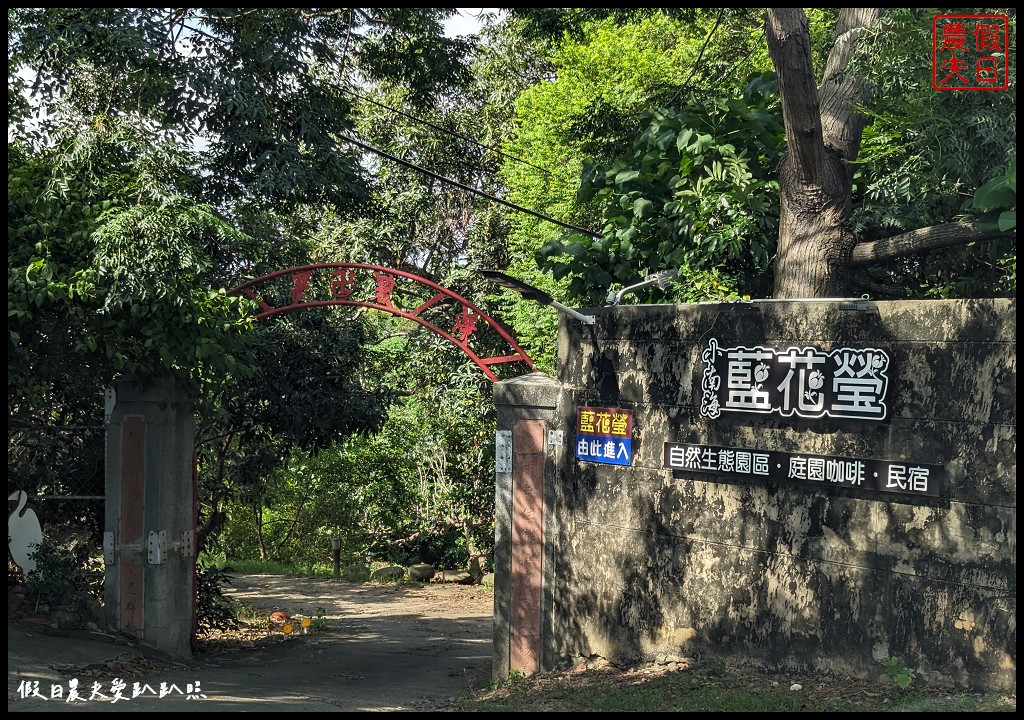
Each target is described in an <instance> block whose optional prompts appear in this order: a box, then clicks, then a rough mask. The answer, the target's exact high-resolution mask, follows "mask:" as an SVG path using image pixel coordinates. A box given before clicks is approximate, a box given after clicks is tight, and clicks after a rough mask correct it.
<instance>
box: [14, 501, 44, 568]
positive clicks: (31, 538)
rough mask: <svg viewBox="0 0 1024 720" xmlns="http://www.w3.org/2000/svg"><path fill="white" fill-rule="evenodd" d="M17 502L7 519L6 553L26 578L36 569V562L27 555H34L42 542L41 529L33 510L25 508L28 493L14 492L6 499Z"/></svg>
mask: <svg viewBox="0 0 1024 720" xmlns="http://www.w3.org/2000/svg"><path fill="white" fill-rule="evenodd" d="M7 500H8V502H9V501H11V500H17V501H18V507H17V509H16V510H15V511H14V512H13V513H11V514H10V515H9V516H8V518H7V551H8V552H9V553H10V554H11V559H12V560H14V562H15V564H16V565H17V566H18V567H20V568H21V572H22V575H25V576H28V574H29V573H30V572H32V571H33V570H35V569H36V561H35V560H33V559H32V558H31V557H29V555H30V554H31V553H34V552H35V551H36V549H37V548H38V547H39V545H40V543H42V541H43V529H42V528H41V527H40V526H39V518H38V517H36V513H35V510H33V509H32V508H27V509H26V507H25V503H27V502H28V493H27V492H25V491H24V490H16V491H14V492H13V493H11V494H10V496H8V498H7Z"/></svg>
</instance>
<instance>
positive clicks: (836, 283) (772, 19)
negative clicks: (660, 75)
mask: <svg viewBox="0 0 1024 720" xmlns="http://www.w3.org/2000/svg"><path fill="white" fill-rule="evenodd" d="M880 14H881V10H880V9H878V8H844V9H843V10H842V11H840V14H839V21H838V23H837V26H836V42H835V45H834V47H833V49H832V52H831V54H830V55H829V59H828V64H827V67H826V69H825V75H824V79H823V80H822V88H821V93H820V95H819V92H818V90H817V88H816V87H815V85H814V68H813V67H812V64H811V42H810V34H809V32H808V25H807V16H806V15H805V14H804V11H803V10H801V9H800V8H769V9H768V12H767V15H766V20H765V32H766V34H767V38H768V52H769V54H770V55H771V58H772V63H773V64H774V66H775V71H776V74H777V76H778V79H779V94H780V97H781V100H782V117H783V122H784V123H785V126H786V142H787V151H786V156H785V157H784V158H783V161H782V163H780V166H779V193H780V198H779V200H780V217H779V241H778V248H777V255H776V258H775V289H774V296H775V297H776V298H821V297H843V296H846V295H848V294H849V292H850V290H849V286H850V280H851V278H852V273H851V268H850V256H851V253H852V252H853V247H854V245H855V244H856V243H857V238H856V236H855V235H854V234H853V233H852V232H851V231H850V229H849V222H850V215H851V212H852V195H853V177H852V172H851V171H850V169H849V166H848V165H847V164H846V163H847V161H849V160H854V159H856V157H857V152H858V150H859V147H860V140H861V134H862V131H863V128H864V122H865V121H864V118H863V117H861V116H859V115H857V114H856V113H855V112H854V107H855V103H856V101H857V100H859V99H860V95H861V87H860V84H859V83H858V82H857V79H856V78H855V77H853V76H851V75H849V74H848V73H846V66H847V64H848V63H849V60H850V57H851V55H852V51H853V45H854V43H855V41H856V39H857V37H859V35H860V34H861V33H862V32H863V31H864V29H865V28H867V27H868V26H869V25H871V23H873V22H874V21H875V20H876V19H877V18H878V17H879V15H880Z"/></svg>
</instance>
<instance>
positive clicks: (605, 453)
mask: <svg viewBox="0 0 1024 720" xmlns="http://www.w3.org/2000/svg"><path fill="white" fill-rule="evenodd" d="M576 457H577V458H578V459H580V460H586V461H588V462H597V463H605V464H606V465H632V464H633V440H632V439H631V438H621V437H602V436H600V435H577V436H576Z"/></svg>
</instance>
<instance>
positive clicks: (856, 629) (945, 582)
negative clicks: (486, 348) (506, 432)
mask: <svg viewBox="0 0 1024 720" xmlns="http://www.w3.org/2000/svg"><path fill="white" fill-rule="evenodd" d="M855 307H856V306H854V305H841V304H839V303H832V302H828V303H799V302H793V303H735V304H733V303H729V304H720V305H687V306H664V305H663V306H635V307H620V308H600V309H596V310H593V311H588V312H594V313H595V314H596V315H597V322H596V324H595V325H594V326H586V325H583V324H581V323H579V322H577V321H575V320H572V319H566V318H563V320H562V324H561V329H560V337H559V368H560V370H559V380H560V382H561V388H560V391H559V392H560V400H559V401H558V402H557V403H555V404H556V407H557V413H558V414H559V420H558V421H557V423H556V424H555V426H556V427H560V428H561V429H563V430H564V431H565V432H564V439H563V443H564V444H563V447H562V448H560V449H559V452H560V454H559V457H561V458H564V460H563V461H561V462H559V463H558V464H557V466H556V467H554V468H553V470H552V472H551V473H549V477H550V481H551V483H552V485H553V487H552V488H551V489H550V491H549V492H548V495H549V496H550V503H551V507H550V508H548V526H547V530H546V538H545V540H546V544H547V545H548V547H547V548H546V552H545V563H547V564H548V566H547V567H546V568H545V573H544V574H545V577H546V578H547V580H546V582H548V583H549V585H550V587H548V588H547V592H546V593H545V607H544V617H545V620H544V645H543V659H542V663H541V665H542V667H543V668H545V669H552V668H554V667H557V666H562V665H565V664H568V663H572V662H576V661H578V660H579V659H581V658H587V657H592V656H595V655H599V656H603V657H606V658H609V659H613V660H630V659H638V658H643V657H650V656H652V655H653V654H655V653H657V652H669V651H670V652H676V653H679V652H682V653H685V654H699V653H700V652H701V651H704V650H708V651H713V652H715V653H727V654H732V655H734V656H735V657H736V658H737V659H744V660H749V661H752V662H756V663H760V664H765V665H771V666H775V667H787V666H788V667H800V668H803V669H821V670H828V671H834V672H839V673H849V674H854V675H859V676H876V675H877V676H881V675H884V669H883V668H882V666H881V665H880V664H879V662H878V661H879V660H881V659H884V658H888V657H890V656H894V657H898V658H899V659H900V660H901V661H902V662H903V663H904V664H905V665H907V666H908V667H912V668H915V669H916V670H917V671H918V673H919V675H920V676H922V677H923V678H925V679H926V680H928V681H929V682H933V683H940V684H948V685H950V686H952V687H986V688H1013V689H1014V690H1015V687H1016V593H1017V589H1016V506H1017V492H1016V399H1015V397H1016V320H1015V311H1016V302H1015V301H1009V300H991V301H988V300H986V301H927V302H878V303H871V304H869V307H868V309H860V310H858V309H855ZM711 337H714V338H717V339H718V341H719V342H720V344H721V345H722V346H723V347H729V346H745V347H752V346H758V345H760V346H765V347H772V348H778V349H780V350H781V349H785V348H788V347H790V346H801V347H804V346H814V347H816V348H820V349H822V350H825V351H828V350H830V349H832V348H836V347H853V348H878V349H882V350H884V351H885V352H887V353H888V355H889V356H890V358H891V360H892V362H891V366H890V371H889V377H890V383H891V394H890V412H889V417H888V419H886V420H885V421H881V422H879V421H870V420H850V419H837V418H828V417H825V418H819V419H802V418H799V417H789V418H784V417H781V416H780V415H778V414H772V415H753V414H746V413H723V414H722V416H721V417H719V418H717V419H715V420H710V419H708V418H706V417H703V416H701V414H700V412H699V411H698V409H699V406H700V400H701V372H702V370H703V368H704V364H703V362H702V360H701V351H702V350H703V349H704V348H706V347H707V341H708V338H711ZM497 399H498V393H497V391H496V400H497ZM579 406H596V407H615V408H623V409H629V410H632V412H633V417H634V429H633V452H634V458H633V462H632V466H630V467H621V466H616V465H606V464H600V463H593V462H585V461H579V460H576V459H575V457H576V455H575V452H574V450H575V445H574V443H575V440H576V436H575V422H576V409H577V407H579ZM666 442H679V443H693V444H707V445H715V446H723V447H734V448H746V449H753V450H771V451H782V452H788V453H816V454H821V455H829V456H843V457H852V458H874V459H894V460H905V461H908V462H916V463H930V464H936V465H941V466H943V467H944V468H945V473H946V478H945V483H944V487H943V489H942V492H941V494H940V495H939V496H938V497H920V496H908V495H900V494H890V493H883V492H878V491H865V490H863V489H857V490H852V489H849V488H845V487H839V486H835V485H832V484H830V483H822V484H809V483H794V482H786V481H779V480H775V481H773V480H769V479H749V478H748V477H744V478H739V477H737V476H729V475H708V474H701V473H694V472H689V471H683V470H680V469H667V468H666V467H665V466H664V457H663V451H664V443H666Z"/></svg>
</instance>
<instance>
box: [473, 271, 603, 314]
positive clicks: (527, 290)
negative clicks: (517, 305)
mask: <svg viewBox="0 0 1024 720" xmlns="http://www.w3.org/2000/svg"><path fill="white" fill-rule="evenodd" d="M480 274H481V275H483V276H484V277H485V278H487V279H488V280H490V281H491V282H492V283H494V284H495V285H501V286H502V287H504V288H508V289H509V290H515V291H516V292H517V293H519V294H520V295H522V296H523V297H524V298H526V299H527V300H532V301H533V302H537V303H540V304H541V305H550V306H551V307H553V308H554V309H555V310H560V311H561V312H564V313H565V314H566V315H570V316H572V317H574V318H576V319H577V320H579V321H580V322H581V323H583V324H584V325H593V324H594V316H593V315H584V314H583V313H581V312H577V311H576V310H573V309H572V308H570V307H566V306H565V305H563V304H562V303H560V302H556V301H555V299H554V298H552V297H551V296H550V295H548V294H547V293H546V292H544V291H543V290H540V289H538V288H535V287H534V286H533V285H527V284H526V283H524V282H522V281H521V280H516V279H515V278H512V277H509V276H508V275H506V274H505V273H502V272H498V271H497V270H481V271H480Z"/></svg>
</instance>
